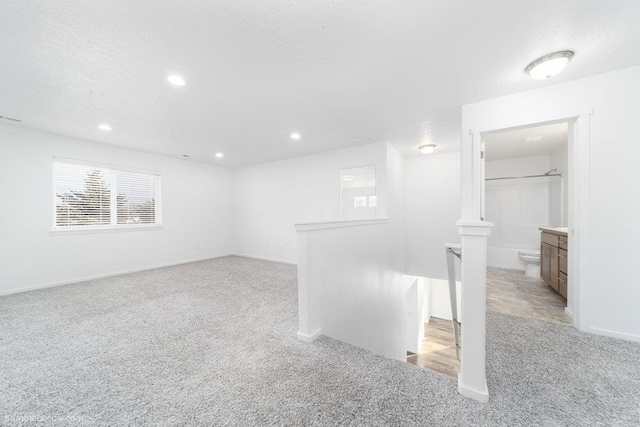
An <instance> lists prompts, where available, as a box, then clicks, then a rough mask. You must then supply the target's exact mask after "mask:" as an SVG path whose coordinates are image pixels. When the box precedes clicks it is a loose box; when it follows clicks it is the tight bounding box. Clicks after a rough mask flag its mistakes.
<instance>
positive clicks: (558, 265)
mask: <svg viewBox="0 0 640 427" xmlns="http://www.w3.org/2000/svg"><path fill="white" fill-rule="evenodd" d="M567 249H568V245H567V235H566V233H565V234H563V233H561V232H560V233H556V232H554V233H550V232H547V231H545V230H542V234H541V236H540V277H541V278H542V280H544V281H545V282H546V283H547V284H548V285H549V286H551V287H552V288H553V289H554V290H555V291H556V292H558V293H559V294H560V295H562V296H563V297H564V298H567Z"/></svg>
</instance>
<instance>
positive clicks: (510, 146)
mask: <svg viewBox="0 0 640 427" xmlns="http://www.w3.org/2000/svg"><path fill="white" fill-rule="evenodd" d="M567 131H568V125H567V123H556V124H552V125H544V126H534V127H529V128H524V129H515V130H510V131H504V132H499V133H492V134H491V135H487V136H485V138H484V142H485V153H486V159H487V160H506V159H517V158H519V157H530V156H543V155H548V154H551V153H555V152H556V151H558V150H568V142H569V141H568V137H567ZM528 138H535V139H537V140H534V141H531V140H527V139H528ZM538 138H539V139H538Z"/></svg>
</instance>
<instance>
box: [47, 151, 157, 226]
mask: <svg viewBox="0 0 640 427" xmlns="http://www.w3.org/2000/svg"><path fill="white" fill-rule="evenodd" d="M56 163H64V164H71V165H78V166H87V167H94V168H100V169H107V170H108V171H109V174H110V175H109V184H110V189H112V188H115V192H114V191H110V196H111V207H112V209H110V224H108V225H57V221H56V220H57V201H58V195H57V193H56V167H55V165H56ZM118 171H121V172H130V173H137V174H144V175H151V176H153V177H154V208H155V210H154V219H155V222H154V223H153V224H118V223H117V222H118V212H117V209H113V207H114V204H115V202H116V199H117V179H116V173H117V172H118ZM114 183H115V187H114ZM51 184H52V185H51V187H52V203H51V209H52V216H51V226H52V228H51V233H52V234H74V233H85V232H110V231H140V230H158V229H161V228H162V227H163V225H162V174H161V173H160V171H156V170H150V169H140V168H133V167H128V166H120V165H113V164H108V163H97V162H91V161H86V160H78V159H72V158H67V157H53V161H52V162H51Z"/></svg>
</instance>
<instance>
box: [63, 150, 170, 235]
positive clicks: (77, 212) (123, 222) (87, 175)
mask: <svg viewBox="0 0 640 427" xmlns="http://www.w3.org/2000/svg"><path fill="white" fill-rule="evenodd" d="M53 166H54V168H53V169H54V187H55V190H54V191H55V195H54V209H55V220H54V228H55V229H79V228H80V229H83V228H89V229H92V228H129V227H135V226H153V225H160V224H161V221H160V206H159V201H160V175H159V174H158V173H153V172H149V173H145V172H131V171H128V170H123V169H118V168H117V167H111V166H101V165H92V164H83V163H78V162H75V161H64V160H54V163H53Z"/></svg>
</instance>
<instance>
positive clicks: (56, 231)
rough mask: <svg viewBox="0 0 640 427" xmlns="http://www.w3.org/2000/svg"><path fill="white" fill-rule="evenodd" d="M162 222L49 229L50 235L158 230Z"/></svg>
mask: <svg viewBox="0 0 640 427" xmlns="http://www.w3.org/2000/svg"><path fill="white" fill-rule="evenodd" d="M162 229H163V226H162V224H151V225H125V226H123V225H105V226H102V227H69V228H62V227H59V228H54V229H53V230H51V231H50V234H51V235H52V236H67V235H72V234H94V233H119V232H121V231H124V232H131V231H159V230H162Z"/></svg>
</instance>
